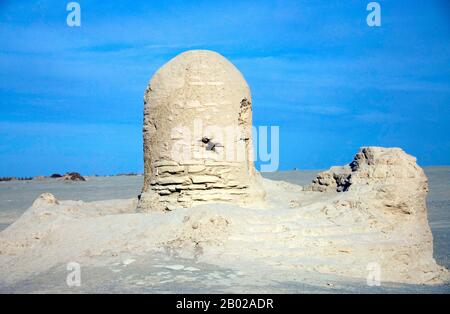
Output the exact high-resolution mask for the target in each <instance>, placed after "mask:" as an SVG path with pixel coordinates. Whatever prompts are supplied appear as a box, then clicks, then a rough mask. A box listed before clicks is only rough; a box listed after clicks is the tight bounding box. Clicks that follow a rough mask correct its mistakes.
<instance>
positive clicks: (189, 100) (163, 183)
mask: <svg viewBox="0 0 450 314" xmlns="http://www.w3.org/2000/svg"><path fill="white" fill-rule="evenodd" d="M144 104H145V109H144V163H145V179H144V187H143V189H142V194H141V198H140V202H139V209H140V210H142V211H148V210H152V209H154V210H164V209H166V210H167V209H169V210H170V209H174V208H177V207H188V206H192V205H196V204H200V203H204V202H209V201H224V202H229V201H231V202H235V203H239V204H244V203H249V202H252V201H255V199H258V200H261V199H262V198H263V193H264V192H263V191H262V190H261V188H260V185H259V183H258V182H259V178H258V175H257V174H255V170H254V166H253V158H252V139H251V126H252V103H251V95H250V90H249V88H248V85H247V83H246V81H245V79H244V78H243V76H242V74H241V73H240V72H239V71H238V70H237V69H236V67H235V66H234V65H233V64H231V63H230V62H229V61H227V60H226V59H225V58H224V57H222V56H221V55H219V54H218V53H215V52H212V51H206V50H195V51H187V52H184V53H182V54H180V55H178V56H176V57H175V58H173V59H172V60H170V61H169V62H168V63H166V64H165V65H164V66H162V67H161V68H160V69H159V70H158V71H157V72H156V74H155V75H154V76H153V78H152V79H151V81H150V83H149V85H148V87H147V89H146V91H145V95H144ZM190 190H196V193H190V192H189V191H190Z"/></svg>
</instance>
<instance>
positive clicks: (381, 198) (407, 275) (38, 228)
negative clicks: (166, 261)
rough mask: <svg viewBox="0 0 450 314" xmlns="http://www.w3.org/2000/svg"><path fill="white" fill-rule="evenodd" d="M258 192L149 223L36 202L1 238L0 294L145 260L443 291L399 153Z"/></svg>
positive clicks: (415, 172) (413, 178) (109, 209)
mask: <svg viewBox="0 0 450 314" xmlns="http://www.w3.org/2000/svg"><path fill="white" fill-rule="evenodd" d="M261 185H262V187H263V189H264V191H265V192H266V194H267V197H266V203H265V205H264V206H259V205H254V206H250V207H247V208H242V207H239V206H237V205H236V204H230V203H229V204H224V203H208V204H203V205H199V206H195V207H190V208H179V209H177V210H174V211H165V212H163V211H149V212H148V213H141V212H139V211H137V209H136V208H137V204H138V201H137V199H129V200H108V201H97V202H87V203H85V202H82V201H60V200H57V199H56V198H55V197H54V196H53V195H51V194H49V193H45V194H43V195H41V196H40V197H39V198H38V199H37V200H36V201H35V202H34V204H33V206H32V207H31V208H30V209H28V210H27V211H26V212H25V213H24V215H23V216H22V217H21V218H20V219H19V220H17V221H16V222H15V223H14V224H12V225H11V226H9V227H8V228H7V229H5V230H4V231H3V232H1V233H0V264H1V265H2V269H0V283H2V284H3V285H5V284H6V285H7V284H10V283H13V282H16V281H17V280H20V279H26V278H32V277H33V276H35V275H36V274H37V273H40V272H43V271H48V270H49V269H51V267H54V266H55V265H60V264H64V263H68V262H72V261H77V262H79V263H81V264H83V265H93V266H98V267H102V265H107V264H108V263H109V262H110V261H111V259H114V258H116V257H117V256H120V255H123V254H127V255H131V256H133V255H136V256H137V255H142V254H150V255H152V254H153V253H152V252H160V253H161V252H165V253H164V254H168V255H176V256H181V257H183V258H192V259H194V260H195V261H196V262H202V263H207V264H211V265H217V266H220V267H226V268H230V269H234V270H236V271H244V272H249V273H250V272H252V273H260V274H264V276H265V278H266V279H268V280H274V281H277V282H289V281H295V280H297V279H298V280H301V278H304V274H305V272H307V273H308V274H309V275H308V276H314V274H317V275H319V274H320V276H338V277H341V278H354V279H357V280H364V281H365V280H366V278H368V275H369V273H370V272H371V271H373V270H374V269H375V270H376V272H377V274H378V275H379V280H380V281H381V282H400V283H412V284H439V283H443V282H446V281H448V272H447V270H446V269H444V268H443V267H441V266H439V265H437V264H436V262H435V260H434V259H433V251H432V248H433V239H432V235H431V232H430V228H429V226H428V220H427V209H426V206H425V197H426V193H427V179H426V177H425V175H424V173H423V171H422V169H421V168H420V167H419V166H417V164H416V162H415V159H414V158H413V157H411V156H409V155H407V154H406V153H404V152H403V151H402V150H400V149H389V148H378V147H367V148H362V149H361V150H360V152H359V153H358V154H357V155H356V156H355V158H354V161H353V162H352V163H351V164H350V165H347V166H344V167H334V168H332V169H330V170H329V171H327V172H324V173H321V174H319V175H318V178H316V179H315V180H314V182H313V183H312V185H311V186H308V187H305V188H302V187H300V186H296V185H292V184H289V183H285V182H279V181H271V180H267V179H263V180H262V182H261ZM344 186H345V188H342V187H344ZM296 278H297V279H296ZM321 278H322V277H321Z"/></svg>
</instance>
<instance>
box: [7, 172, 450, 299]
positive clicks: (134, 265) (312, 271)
mask: <svg viewBox="0 0 450 314" xmlns="http://www.w3.org/2000/svg"><path fill="white" fill-rule="evenodd" d="M426 172H427V174H428V176H429V180H430V194H429V198H428V207H429V220H430V226H431V229H432V231H433V234H434V247H435V252H434V253H435V255H434V256H435V258H436V260H437V262H438V263H439V264H440V265H444V266H446V267H449V259H448V257H449V251H448V250H449V249H448V243H449V242H448V235H449V230H450V214H449V213H450V206H449V204H450V201H449V198H450V196H449V192H448V182H449V181H450V180H449V178H450V168H429V169H426ZM315 173H316V172H302V171H293V172H277V173H272V174H267V177H271V178H273V179H277V180H280V179H282V180H285V181H290V182H293V183H296V184H306V183H308V182H310V181H311V179H312V178H313V177H314V175H315ZM141 184H142V177H91V178H89V180H88V181H87V182H77V183H64V182H59V181H55V180H45V181H41V182H33V181H32V182H7V183H2V184H1V187H0V200H1V204H2V211H1V216H0V217H1V222H2V223H3V224H4V226H6V225H8V224H9V223H11V222H12V221H14V220H15V219H17V217H18V216H19V215H20V214H21V213H23V211H24V209H25V208H26V207H27V206H29V205H30V204H31V203H32V202H33V200H34V199H35V198H36V197H37V196H38V195H39V194H40V193H41V192H51V193H53V194H55V195H56V197H57V198H58V199H59V200H60V204H59V205H54V206H53V205H51V206H50V207H48V206H47V207H45V206H44V207H42V206H36V209H35V210H30V211H28V212H27V213H26V215H24V216H23V217H22V218H21V219H20V221H19V223H17V224H16V225H17V227H15V226H14V225H13V226H11V227H10V228H9V229H8V233H9V235H10V236H13V238H14V239H15V240H16V241H17V242H20V243H22V244H25V245H28V247H27V248H26V249H25V250H24V251H25V252H26V253H23V252H24V251H23V250H22V251H21V253H20V254H18V256H20V258H11V256H9V257H7V258H5V256H4V255H2V256H1V257H2V259H1V261H2V266H3V267H2V271H1V272H0V291H2V292H72V293H76V292H194V293H212V292H235V293H237V292H255V293H264V292H280V293H284V292H286V293H287V292H289V293H292V292H361V291H362V292H375V293H377V292H436V293H448V292H449V286H448V285H433V286H422V285H410V284H398V283H388V282H382V284H381V286H380V287H369V286H367V285H366V280H365V279H363V278H362V275H363V273H364V272H365V271H366V268H365V267H366V264H367V262H368V261H369V260H370V259H371V258H372V259H373V256H371V255H370V254H365V255H364V256H358V255H354V254H350V255H351V256H352V257H351V258H349V257H348V255H349V252H348V249H349V248H348V247H347V248H346V249H343V250H342V248H341V247H339V245H336V244H334V245H330V244H327V245H324V243H327V242H328V241H329V240H330V239H331V238H333V237H336V235H335V234H332V231H333V229H332V228H329V227H330V226H323V225H318V224H319V223H320V224H323V220H321V219H317V215H316V214H313V215H309V216H310V217H309V218H308V213H307V212H302V213H301V214H300V213H299V212H298V211H296V210H295V207H296V206H297V205H298V204H296V203H295V202H291V201H292V199H293V198H294V200H295V197H297V198H298V197H299V193H298V192H299V191H297V190H296V189H298V188H297V187H295V186H289V185H288V184H285V183H276V182H272V181H265V182H264V184H265V186H266V189H268V190H269V191H270V192H271V193H269V194H270V195H272V196H271V202H272V203H277V204H280V205H281V206H278V207H279V208H278V209H277V211H276V214H274V212H273V210H271V209H270V208H266V209H263V208H255V209H246V210H245V211H242V209H240V208H239V207H236V206H233V205H214V206H211V205H205V206H201V207H200V208H196V209H195V211H193V210H190V209H183V210H177V211H175V212H171V213H152V214H147V215H146V214H136V213H134V207H135V202H136V200H135V199H129V200H126V199H125V200H121V201H111V200H110V199H111V198H112V196H113V195H114V196H115V197H116V198H117V197H120V198H129V197H133V196H135V195H136V194H137V193H138V191H139V189H140V186H141ZM286 187H288V189H286ZM313 194H314V193H313ZM314 195H316V194H314ZM315 197H316V196H312V198H311V199H310V200H307V199H306V198H305V199H303V200H300V199H297V201H298V202H308V201H309V202H311V203H318V201H320V200H317V199H314V198H315ZM320 197H321V196H320ZM63 199H68V200H69V199H82V200H83V201H85V202H86V201H93V200H102V199H103V200H106V201H101V202H91V203H85V202H76V201H61V200H63ZM118 205H119V206H118ZM310 208H311V207H310ZM311 211H314V207H312V209H311ZM119 214H120V215H119ZM314 217H316V218H314ZM313 220H315V221H313ZM268 221H270V222H273V221H277V223H276V224H275V225H274V224H272V223H271V224H268ZM305 221H308V223H307V224H306V225H305V224H303V222H305ZM316 223H317V224H316ZM24 225H26V226H27V227H28V228H29V230H28V231H27V233H26V236H24V233H23V232H22V231H21V230H23V229H22V228H23V226H24ZM274 226H276V228H274ZM313 226H314V227H313ZM180 227H181V228H180ZM299 230H301V231H302V236H303V238H304V239H305V240H304V241H298V240H299V238H297V239H296V240H295V236H296V234H298V231H299ZM324 230H325V231H324ZM342 230H344V229H342V228H341V229H340V231H339V232H342ZM324 232H325V233H324ZM327 233H328V234H327ZM2 234H3V233H2ZM224 234H227V235H228V236H229V237H231V239H228V240H227V241H224V240H223V239H224V237H223V235H224ZM105 235H106V236H105ZM318 235H320V237H318ZM338 236H340V237H341V239H344V238H345V236H346V235H342V234H341V235H338ZM233 237H234V238H233ZM252 237H253V238H252ZM292 238H294V240H292ZM354 240H355V239H352V241H350V242H352V243H353V242H355V241H354ZM324 241H325V242H324ZM350 242H348V243H350ZM348 243H347V244H348ZM324 247H327V250H328V251H329V250H330V249H331V248H334V249H336V250H337V251H339V250H341V251H342V252H340V254H342V257H340V258H336V256H330V257H329V258H327V257H326V256H327V254H324V252H320V254H319V251H320V250H323V248H324ZM2 248H3V249H5V248H6V246H5V245H3V246H2ZM55 248H58V249H55ZM10 249H11V248H8V250H10ZM350 249H355V248H350ZM19 250H20V249H19ZM317 250H319V251H317ZM230 252H231V253H230ZM361 252H363V251H361ZM9 253H11V251H9ZM325 253H326V252H325ZM314 256H320V258H321V260H314V259H313V257H314ZM70 261H76V262H78V263H80V265H81V267H82V276H81V277H82V285H81V286H80V287H68V286H67V285H66V276H67V274H68V273H69V271H67V269H66V266H67V263H68V262H70ZM293 265H297V266H295V267H293ZM299 265H300V266H299ZM349 270H351V271H349Z"/></svg>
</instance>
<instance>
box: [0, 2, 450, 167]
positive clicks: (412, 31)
mask: <svg viewBox="0 0 450 314" xmlns="http://www.w3.org/2000/svg"><path fill="white" fill-rule="evenodd" d="M68 2H69V1H62V0H55V1H1V2H0V78H1V80H0V176H33V175H47V174H51V173H53V172H66V171H69V170H70V171H79V172H81V173H83V174H94V173H95V174H114V173H120V172H132V171H133V172H141V171H142V165H143V161H142V139H141V137H142V136H141V128H142V126H141V125H142V109H143V103H142V98H143V92H144V89H145V87H146V84H147V82H148V80H149V79H150V77H151V76H152V74H153V73H154V71H155V70H157V69H158V68H159V67H160V66H161V65H162V64H164V63H165V62H166V61H168V60H169V59H170V58H172V57H174V56H175V55H177V54H178V53H180V52H182V51H185V50H188V49H211V50H215V51H218V52H219V53H221V54H223V55H224V56H226V57H227V58H228V59H230V60H231V61H232V62H233V63H234V64H235V65H236V66H237V67H238V68H239V69H240V70H241V72H242V73H243V74H244V76H245V78H246V79H247V81H248V82H249V85H250V87H251V89H252V95H253V106H254V118H253V120H254V124H255V125H278V126H280V169H292V168H294V167H296V168H299V169H318V168H328V167H330V166H332V165H338V164H345V163H347V162H349V161H351V159H352V156H353V155H354V154H355V153H356V151H357V150H358V148H359V147H360V146H367V145H378V146H387V147H390V146H397V147H402V148H403V149H405V150H406V151H407V152H408V153H410V154H412V155H414V156H416V157H417V158H418V162H419V164H421V165H424V166H426V165H450V84H449V83H450V41H449V39H450V36H449V35H450V7H449V4H448V3H447V1H445V0H443V1H419V0H418V1H394V0H389V1H387V0H385V1H378V2H379V3H380V5H381V13H382V18H381V21H382V25H381V27H373V28H371V27H368V26H367V24H366V16H367V14H368V13H369V12H367V11H366V5H367V3H368V2H369V1H360V0H359V1H341V0H327V1H317V0H315V1H312V0H310V1H262V0H257V1H219V0H215V1H210V0H208V1H186V0H183V1H121V2H120V3H119V1H93V0H80V1H78V2H79V4H80V5H81V27H73V28H71V27H68V26H67V25H66V17H67V14H68V12H67V11H66V5H67V3H68Z"/></svg>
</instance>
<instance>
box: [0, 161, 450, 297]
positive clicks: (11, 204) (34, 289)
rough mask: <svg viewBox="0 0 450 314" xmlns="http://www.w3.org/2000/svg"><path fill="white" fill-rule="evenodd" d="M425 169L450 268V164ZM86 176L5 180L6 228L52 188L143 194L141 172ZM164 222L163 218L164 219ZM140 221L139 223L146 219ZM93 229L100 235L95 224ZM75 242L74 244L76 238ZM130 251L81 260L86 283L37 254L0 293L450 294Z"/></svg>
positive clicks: (1, 202) (439, 241)
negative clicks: (32, 266)
mask: <svg viewBox="0 0 450 314" xmlns="http://www.w3.org/2000/svg"><path fill="white" fill-rule="evenodd" d="M317 172H318V171H314V170H307V171H279V172H274V173H265V174H264V177H265V178H268V179H271V180H275V181H286V182H289V183H293V184H296V185H306V184H309V183H310V182H311V180H312V179H313V178H314V177H315V175H316V174H317ZM425 173H426V175H427V177H428V179H429V193H428V198H427V206H428V219H429V225H430V227H431V230H432V233H433V238H434V258H435V260H436V262H437V263H438V264H439V265H441V266H444V267H446V268H450V246H449V245H448V244H449V243H450V242H449V236H450V185H449V183H450V167H429V168H425ZM87 178H88V180H87V181H86V182H62V181H58V180H55V179H44V180H40V181H37V180H33V181H20V182H0V230H4V229H6V228H8V226H10V225H11V224H12V223H14V222H15V221H16V220H17V219H19V217H20V216H21V215H22V214H23V213H24V212H25V211H26V210H27V209H28V208H29V207H30V206H31V205H32V204H33V202H34V200H35V199H36V198H37V197H38V196H39V195H41V194H42V193H45V192H49V193H52V194H53V195H54V196H55V197H56V198H57V199H58V200H59V201H64V200H75V201H76V200H82V201H83V202H91V201H102V200H105V202H108V200H111V199H131V198H134V197H136V196H137V195H138V194H139V192H140V189H141V187H142V183H143V177H142V176H110V177H87ZM105 204H107V203H105ZM128 205H129V204H128ZM128 205H127V206H128ZM106 207H107V206H106ZM226 210H230V211H232V210H235V209H234V208H232V207H229V208H228V207H227V206H225V207H224V208H219V207H218V209H217V212H220V211H226ZM244 210H245V209H244ZM208 213H209V212H208ZM163 215H164V214H163ZM182 216H183V211H180V215H179V217H180V219H181V218H182ZM193 217H194V216H193ZM175 218H176V217H175ZM129 219H131V218H129ZM131 221H132V220H130V222H131ZM161 222H162V223H164V219H163V218H162V220H161ZM133 223H136V224H137V228H140V226H139V222H133ZM118 224H119V225H118ZM110 226H113V227H112V228H110V230H109V231H110V232H112V233H114V232H116V230H117V232H118V233H119V234H120V232H121V230H120V219H119V220H118V221H116V220H114V221H113V220H112V221H111V225H110ZM219 227H220V225H219ZM115 228H117V229H115ZM80 230H83V229H80ZM93 232H94V233H95V230H94V231H93ZM99 232H100V231H99ZM72 234H76V232H73V233H72ZM149 235H154V233H151V234H149ZM212 236H214V234H212ZM71 240H73V241H74V242H70V241H71ZM100 240H101V238H100ZM68 241H69V242H68V243H77V239H75V240H74V239H68ZM79 241H82V240H81V239H80V240H79ZM143 241H144V240H143ZM69 246H70V245H69ZM67 250H68V251H67V254H68V255H70V247H68V248H67ZM94 251H95V249H93V252H92V254H91V255H93V256H95V252H94ZM130 252H136V248H134V249H133V250H130V251H129V252H127V250H126V246H125V249H123V250H121V251H120V252H113V254H111V256H110V257H109V258H103V257H102V256H103V255H104V252H102V254H99V256H98V258H97V259H96V260H97V262H96V263H85V264H84V263H83V262H81V267H82V273H81V278H82V284H81V286H79V287H69V286H67V284H66V277H67V274H68V273H69V271H68V270H67V269H66V267H67V264H66V263H56V264H52V263H51V259H50V258H51V256H48V257H47V258H49V259H48V261H49V265H48V267H45V262H46V256H39V255H38V256H37V258H38V259H39V260H40V263H43V264H44V266H43V267H41V269H40V270H39V269H38V271H33V272H27V270H26V269H24V271H23V272H22V273H19V272H21V270H20V269H17V273H15V274H5V273H4V272H1V273H0V292H2V293H21V292H23V293H48V292H50V293H113V292H125V293H450V286H449V285H448V284H437V285H415V284H400V283H390V282H382V283H381V286H368V285H367V284H366V280H362V279H360V278H351V277H346V276H339V275H333V274H324V273H322V272H312V271H310V270H308V269H305V270H299V271H296V272H295V273H293V272H291V270H289V269H286V270H284V269H283V268H282V267H281V268H277V270H276V272H279V273H278V274H273V273H270V274H269V273H264V272H263V273H262V272H261V271H262V270H263V269H262V268H258V267H255V268H254V270H252V268H253V267H252V265H246V263H247V261H245V260H243V261H240V260H239V259H236V261H235V265H234V266H233V267H224V266H223V265H216V264H211V263H205V262H204V261H202V260H199V259H198V258H197V257H196V256H195V254H194V255H193V256H190V255H189V254H188V255H186V256H185V255H183V254H177V253H174V252H173V251H170V250H166V251H164V250H159V251H152V252H146V251H145V250H144V251H142V254H132V253H130ZM274 252H276V251H274ZM42 255H45V252H42ZM90 257H92V256H90ZM33 258H36V255H33ZM58 260H61V259H58ZM241 266H242V267H241ZM271 271H273V270H271Z"/></svg>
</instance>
